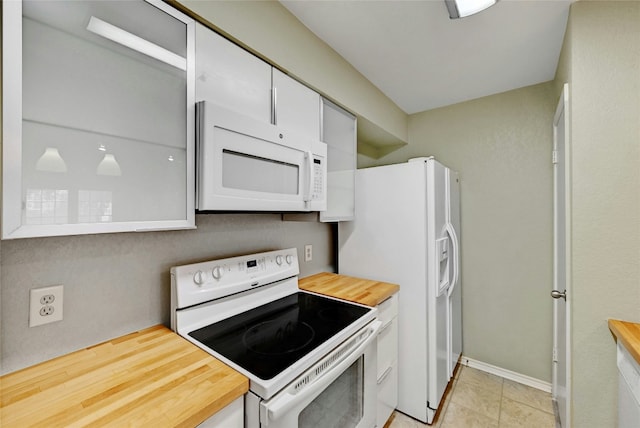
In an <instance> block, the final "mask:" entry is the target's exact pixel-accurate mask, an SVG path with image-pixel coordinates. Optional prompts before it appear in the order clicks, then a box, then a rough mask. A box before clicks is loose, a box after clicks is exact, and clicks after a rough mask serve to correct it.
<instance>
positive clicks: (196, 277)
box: [193, 270, 206, 285]
mask: <svg viewBox="0 0 640 428" xmlns="http://www.w3.org/2000/svg"><path fill="white" fill-rule="evenodd" d="M205 278H206V277H205V274H204V272H202V271H201V270H199V271H198V272H196V273H194V274H193V282H195V283H196V284H197V285H202V284H204V280H205Z"/></svg>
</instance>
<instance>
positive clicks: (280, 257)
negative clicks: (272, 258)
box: [276, 255, 282, 266]
mask: <svg viewBox="0 0 640 428" xmlns="http://www.w3.org/2000/svg"><path fill="white" fill-rule="evenodd" d="M276 264H277V265H278V266H280V265H281V264H282V256H280V255H278V256H276Z"/></svg>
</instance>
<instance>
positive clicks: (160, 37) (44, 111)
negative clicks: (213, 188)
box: [2, 0, 195, 239]
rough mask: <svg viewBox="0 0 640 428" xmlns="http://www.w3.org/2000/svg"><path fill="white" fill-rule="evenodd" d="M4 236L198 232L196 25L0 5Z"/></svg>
mask: <svg viewBox="0 0 640 428" xmlns="http://www.w3.org/2000/svg"><path fill="white" fill-rule="evenodd" d="M2 31H3V65H2V67H3V68H2V70H3V75H4V78H3V87H2V91H3V99H2V103H3V111H4V119H3V125H2V126H3V127H2V133H3V135H2V136H3V147H2V150H3V208H2V217H3V218H2V219H3V224H2V238H3V239H9V238H22V237H34V236H53V235H74V234H85V233H106V232H120V231H135V230H149V229H179V228H192V227H195V221H194V220H195V218H194V162H193V159H194V128H195V125H194V117H195V116H194V115H195V112H194V95H195V91H194V77H195V76H194V55H195V49H194V43H193V41H194V37H195V22H194V21H193V20H192V19H190V18H188V17H187V16H185V15H183V14H182V13H180V12H177V11H176V10H174V9H173V8H171V7H170V6H168V5H166V4H165V3H162V2H153V3H150V2H145V1H141V0H140V1H127V2H112V1H86V2H84V1H83V2H75V1H64V2H45V1H23V2H20V1H10V2H4V3H3V30H2Z"/></svg>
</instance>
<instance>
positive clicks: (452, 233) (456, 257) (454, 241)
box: [446, 223, 460, 297]
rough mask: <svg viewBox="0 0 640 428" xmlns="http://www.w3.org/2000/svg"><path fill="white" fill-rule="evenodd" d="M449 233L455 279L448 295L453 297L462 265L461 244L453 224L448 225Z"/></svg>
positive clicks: (452, 279) (452, 280)
mask: <svg viewBox="0 0 640 428" xmlns="http://www.w3.org/2000/svg"><path fill="white" fill-rule="evenodd" d="M446 228H447V233H448V234H449V237H450V238H451V245H452V246H453V260H452V262H453V278H451V285H449V289H448V290H447V295H448V296H449V297H451V294H453V289H454V288H455V286H456V283H457V282H458V278H459V276H460V272H458V269H459V267H458V265H459V263H460V243H459V242H458V235H457V234H456V230H455V229H454V227H453V225H452V224H451V223H447V226H446Z"/></svg>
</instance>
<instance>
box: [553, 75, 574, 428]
mask: <svg viewBox="0 0 640 428" xmlns="http://www.w3.org/2000/svg"><path fill="white" fill-rule="evenodd" d="M563 113H564V145H563V146H564V153H563V155H562V156H560V158H561V159H563V161H564V186H565V188H564V206H565V213H564V216H565V233H564V235H563V236H558V207H557V204H556V200H557V197H558V177H557V175H558V167H557V163H556V153H557V150H558V123H559V120H560V118H561V117H562V115H563ZM569 114H570V110H569V84H568V83H565V84H564V85H563V87H562V93H561V94H560V101H559V102H558V106H557V108H556V112H555V115H554V118H553V151H554V153H553V155H554V156H553V157H554V162H553V248H554V251H553V289H554V290H558V288H557V286H558V278H557V271H558V268H559V266H558V257H557V248H558V242H559V240H561V239H562V240H564V241H565V245H564V248H565V252H566V253H565V266H564V269H565V282H566V284H565V289H566V295H567V298H566V303H565V305H566V307H565V328H566V332H565V339H566V343H565V349H566V368H565V371H566V379H565V383H566V400H567V403H566V406H565V408H566V414H565V415H564V422H565V427H562V428H568V427H571V401H572V400H571V397H572V388H571V378H572V376H571V301H572V287H571V215H570V214H571V144H570V141H571V140H570V137H571V133H570V117H569ZM557 305H558V299H554V301H553V354H554V355H553V356H552V363H551V364H552V370H551V372H552V397H553V399H554V400H555V399H556V396H557V389H558V374H557V361H556V355H555V354H556V352H557V345H558V331H557V317H558V314H557ZM556 409H557V407H556Z"/></svg>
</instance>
